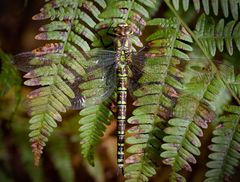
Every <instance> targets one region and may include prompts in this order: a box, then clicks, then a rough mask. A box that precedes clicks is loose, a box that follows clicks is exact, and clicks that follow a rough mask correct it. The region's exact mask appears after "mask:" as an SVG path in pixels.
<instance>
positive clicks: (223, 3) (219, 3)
mask: <svg viewBox="0 0 240 182" xmlns="http://www.w3.org/2000/svg"><path fill="white" fill-rule="evenodd" d="M180 2H181V1H180ZM180 2H179V0H172V4H173V6H174V8H175V9H176V10H179V4H180ZM190 3H191V0H182V6H183V9H184V11H187V10H188V9H189V6H190ZM192 3H193V5H194V8H195V10H196V11H197V12H199V11H200V9H201V5H202V7H203V10H204V12H205V14H207V15H209V13H210V9H211V8H212V10H213V13H214V14H215V15H216V16H217V15H218V14H220V12H223V14H224V16H225V17H228V16H229V14H230V13H229V12H231V14H232V17H233V18H234V19H235V20H238V12H239V5H240V1H239V0H214V1H212V0H210V1H209V0H202V1H201V0H192Z"/></svg>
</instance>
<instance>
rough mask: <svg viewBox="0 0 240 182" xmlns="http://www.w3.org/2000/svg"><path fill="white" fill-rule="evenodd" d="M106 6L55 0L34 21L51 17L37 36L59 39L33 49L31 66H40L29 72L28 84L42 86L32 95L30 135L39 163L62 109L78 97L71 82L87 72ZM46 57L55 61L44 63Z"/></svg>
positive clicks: (88, 2)
mask: <svg viewBox="0 0 240 182" xmlns="http://www.w3.org/2000/svg"><path fill="white" fill-rule="evenodd" d="M105 6H106V3H105V1H94V2H92V1H87V0H84V1H79V0H52V1H47V3H46V4H45V5H44V7H43V8H42V9H41V12H40V13H39V14H37V15H35V16H33V19H34V20H45V19H50V20H51V21H50V23H48V24H47V25H44V26H42V27H41V28H40V29H39V30H40V32H41V33H40V34H38V35H37V36H36V37H35V38H36V39H37V40H47V41H51V42H53V41H54V42H55V43H48V44H46V45H44V46H42V47H40V48H38V49H35V50H33V51H32V54H33V58H32V59H31V60H30V61H29V64H30V67H31V65H33V66H32V68H34V65H39V66H38V67H37V68H36V69H33V70H31V71H30V72H28V73H27V74H26V75H25V77H26V78H30V79H29V80H27V81H26V82H25V84H26V85H29V86H40V88H39V89H37V90H35V91H33V92H31V93H30V94H29V95H28V97H29V99H30V100H29V105H30V108H31V109H30V114H31V116H32V118H31V120H30V130H31V133H30V134H29V136H30V138H31V139H30V141H31V143H32V148H33V152H34V155H35V164H36V165H37V164H38V163H39V159H40V156H41V153H42V150H43V147H44V146H45V143H46V142H47V140H48V136H49V135H50V133H51V132H52V131H53V129H54V128H55V127H57V123H56V121H61V120H62V117H61V115H60V112H65V111H66V109H67V108H69V107H70V106H71V102H70V101H71V99H72V98H74V97H75V94H74V92H73V90H72V89H71V88H70V87H69V86H68V83H69V82H70V83H74V84H76V82H75V78H76V76H79V75H84V74H85V70H84V65H85V64H86V62H87V60H86V58H85V57H84V55H83V54H82V53H83V52H85V51H89V50H90V47H91V45H90V44H89V43H90V42H92V41H93V40H95V39H97V38H96V32H95V31H94V26H95V25H96V24H97V23H98V22H99V18H98V15H99V14H100V10H101V9H102V8H105ZM20 56H21V55H20ZM23 57H24V56H23ZM43 59H45V60H50V63H51V64H48V65H43V64H41V62H42V61H43ZM41 65H42V66H41ZM27 71H29V70H27Z"/></svg>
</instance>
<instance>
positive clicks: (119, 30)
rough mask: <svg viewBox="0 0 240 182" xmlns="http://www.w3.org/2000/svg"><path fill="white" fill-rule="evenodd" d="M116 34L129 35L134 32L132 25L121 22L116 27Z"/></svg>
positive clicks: (119, 35)
mask: <svg viewBox="0 0 240 182" xmlns="http://www.w3.org/2000/svg"><path fill="white" fill-rule="evenodd" d="M114 32H115V35H116V36H118V37H121V36H123V37H128V36H130V35H132V34H133V30H132V27H131V26H129V25H128V24H127V23H119V24H118V25H117V27H116V28H115V29H114Z"/></svg>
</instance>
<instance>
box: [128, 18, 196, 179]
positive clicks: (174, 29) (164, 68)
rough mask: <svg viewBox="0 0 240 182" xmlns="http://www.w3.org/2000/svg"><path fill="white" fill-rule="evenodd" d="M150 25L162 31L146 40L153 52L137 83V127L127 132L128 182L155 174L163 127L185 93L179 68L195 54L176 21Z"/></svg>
mask: <svg viewBox="0 0 240 182" xmlns="http://www.w3.org/2000/svg"><path fill="white" fill-rule="evenodd" d="M148 25H149V26H160V28H159V29H158V30H157V31H156V32H155V33H153V34H152V35H150V36H149V37H148V38H147V41H148V45H149V47H150V50H149V51H148V53H147V55H146V59H145V60H144V61H145V65H144V68H143V69H144V73H143V75H142V77H141V78H140V79H139V81H138V83H139V84H140V86H139V89H137V90H136V91H135V92H134V95H135V96H136V97H137V99H136V101H134V105H135V106H137V108H136V109H135V110H134V111H133V115H134V116H132V117H131V118H129V119H128V123H130V124H134V125H135V126H133V127H132V128H130V129H129V130H128V132H129V133H130V134H132V136H130V137H128V138H127V143H128V144H130V145H131V146H130V147H129V148H128V150H127V152H128V153H130V154H132V155H131V156H130V157H128V158H127V159H126V161H125V162H126V164H128V166H127V167H126V168H125V172H126V173H125V177H126V178H127V181H132V180H133V179H134V180H136V181H148V178H149V177H151V176H153V175H154V174H155V173H156V171H155V169H156V165H155V163H154V161H155V162H156V160H159V155H160V151H161V148H160V145H161V139H162V137H163V135H164V133H163V132H162V130H161V129H162V128H161V127H162V124H163V123H164V122H165V120H167V119H169V118H170V117H171V116H172V108H173V107H174V105H175V101H176V99H177V98H178V96H179V91H180V90H181V89H182V83H181V78H182V76H183V75H182V72H181V69H180V66H179V65H180V63H181V60H184V59H188V56H187V54H186V53H184V51H191V50H192V48H191V46H189V45H188V44H187V43H191V41H192V39H191V37H190V36H189V35H188V34H187V32H186V31H185V30H184V29H182V28H181V26H180V24H179V22H178V21H177V20H176V19H174V18H172V19H153V20H150V21H149V22H148ZM134 180H133V181H134Z"/></svg>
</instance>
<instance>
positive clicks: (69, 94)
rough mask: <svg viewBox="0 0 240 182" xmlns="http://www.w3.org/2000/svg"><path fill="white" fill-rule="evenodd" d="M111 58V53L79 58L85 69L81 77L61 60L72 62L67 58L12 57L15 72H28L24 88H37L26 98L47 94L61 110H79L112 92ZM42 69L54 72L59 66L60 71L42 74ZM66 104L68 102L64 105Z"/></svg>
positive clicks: (86, 55) (24, 55) (112, 70)
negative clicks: (46, 67) (47, 67)
mask: <svg viewBox="0 0 240 182" xmlns="http://www.w3.org/2000/svg"><path fill="white" fill-rule="evenodd" d="M114 58H115V52H113V51H108V50H94V51H89V52H84V57H83V58H80V59H83V61H82V63H84V64H83V65H82V66H83V68H84V69H85V73H84V74H82V75H79V74H78V73H77V72H76V71H74V70H73V69H72V68H70V67H69V66H68V65H65V64H64V61H63V59H65V60H66V59H68V60H69V61H75V60H74V59H72V60H71V57H70V56H68V55H65V54H59V53H54V54H45V55H35V54H34V53H32V52H25V53H21V54H18V55H16V56H14V59H13V64H14V65H16V67H17V68H18V69H19V70H21V71H24V72H28V73H27V74H26V75H25V78H29V80H27V81H26V82H25V84H26V85H29V86H41V88H39V89H36V90H34V91H33V92H31V93H29V95H28V97H29V98H30V99H33V98H36V97H41V96H43V97H44V96H47V95H46V94H49V96H51V95H53V96H54V97H55V98H57V99H59V102H61V104H65V107H69V108H71V109H81V108H83V107H84V106H88V105H90V104H96V103H97V102H100V101H103V100H105V99H106V98H108V97H109V96H110V95H111V93H112V92H113V90H114V87H115V85H116V83H115V82H116V79H115V78H114V77H115V75H116V74H115V73H114V72H115V59H114ZM56 65H57V67H56ZM44 66H52V67H53V66H54V68H57V69H59V67H60V68H61V69H63V71H60V72H61V74H59V73H58V74H57V75H56V72H54V73H51V72H49V73H45V72H43V71H40V70H41V69H42V68H43V67H44ZM58 66H59V67H58ZM34 73H37V74H34ZM49 89H50V90H49ZM90 98H91V99H90ZM64 101H65V103H64ZM67 101H69V103H66V102H67Z"/></svg>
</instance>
